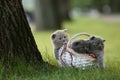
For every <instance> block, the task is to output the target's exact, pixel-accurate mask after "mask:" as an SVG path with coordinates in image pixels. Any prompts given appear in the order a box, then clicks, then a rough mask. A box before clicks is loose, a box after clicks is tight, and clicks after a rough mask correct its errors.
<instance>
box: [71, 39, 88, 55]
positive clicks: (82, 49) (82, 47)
mask: <svg viewBox="0 0 120 80" xmlns="http://www.w3.org/2000/svg"><path fill="white" fill-rule="evenodd" d="M72 49H73V50H74V51H75V52H78V53H86V52H87V51H88V49H89V44H88V42H87V41H85V40H78V41H75V42H73V44H72Z"/></svg>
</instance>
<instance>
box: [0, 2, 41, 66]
mask: <svg viewBox="0 0 120 80" xmlns="http://www.w3.org/2000/svg"><path fill="white" fill-rule="evenodd" d="M18 58H19V59H20V60H21V59H24V60H25V61H26V62H27V63H30V62H32V63H42V62H43V59H42V57H41V55H40V52H39V50H38V48H37V45H36V43H35V40H34V37H33V35H32V32H31V29H30V27H29V24H28V22H27V19H26V17H25V13H24V10H23V7H22V0H0V60H1V61H2V60H3V61H4V63H5V64H9V62H12V63H14V62H15V60H16V59H18Z"/></svg>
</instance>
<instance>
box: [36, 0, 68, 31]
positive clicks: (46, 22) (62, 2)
mask: <svg viewBox="0 0 120 80" xmlns="http://www.w3.org/2000/svg"><path fill="white" fill-rule="evenodd" d="M35 17H36V26H37V30H52V29H61V26H62V22H63V21H64V20H69V0H35Z"/></svg>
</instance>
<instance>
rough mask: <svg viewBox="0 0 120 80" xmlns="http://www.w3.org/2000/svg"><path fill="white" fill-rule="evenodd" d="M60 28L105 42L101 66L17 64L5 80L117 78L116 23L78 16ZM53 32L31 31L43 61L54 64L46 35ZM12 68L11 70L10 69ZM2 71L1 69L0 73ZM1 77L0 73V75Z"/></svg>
mask: <svg viewBox="0 0 120 80" xmlns="http://www.w3.org/2000/svg"><path fill="white" fill-rule="evenodd" d="M62 26H63V28H66V29H68V34H69V35H70V36H72V35H74V34H76V33H79V32H87V33H90V34H93V35H97V36H100V37H102V38H104V39H105V40H106V42H105V57H104V59H105V60H104V63H105V69H103V70H101V69H94V70H93V69H92V70H90V69H87V70H84V71H83V70H80V69H71V68H66V69H65V68H51V67H50V68H49V67H47V68H46V69H37V70H36V69H33V68H32V67H28V68H24V67H25V65H20V66H19V67H18V68H17V69H16V70H14V71H13V72H11V74H10V75H9V76H7V78H6V79H9V80H120V42H119V41H120V23H110V22H105V21H103V20H102V19H90V18H86V17H80V18H78V19H75V20H72V21H70V22H65V23H64V24H63V25H62ZM53 32H54V31H41V32H36V31H33V35H34V37H35V40H36V43H37V45H38V48H39V50H40V52H41V54H42V57H43V59H44V60H45V61H47V62H49V63H50V64H53V65H55V66H57V67H58V65H57V61H56V60H55V58H54V54H53V46H52V44H51V40H50V35H51V33H53ZM11 71H12V70H11ZM0 74H2V69H1V73H0ZM0 78H1V76H0Z"/></svg>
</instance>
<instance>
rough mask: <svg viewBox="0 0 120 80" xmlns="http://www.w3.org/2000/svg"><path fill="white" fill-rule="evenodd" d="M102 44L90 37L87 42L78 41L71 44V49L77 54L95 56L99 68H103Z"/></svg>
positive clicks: (102, 42) (100, 41)
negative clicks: (91, 54)
mask: <svg viewBox="0 0 120 80" xmlns="http://www.w3.org/2000/svg"><path fill="white" fill-rule="evenodd" d="M104 42H105V40H102V39H101V38H98V37H94V36H93V37H91V38H90V39H89V40H87V41H84V40H78V41H75V42H73V44H72V49H73V50H74V51H75V52H77V53H88V54H89V53H93V54H95V55H96V57H97V60H98V63H99V66H100V67H101V68H104V64H103V57H104Z"/></svg>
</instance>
